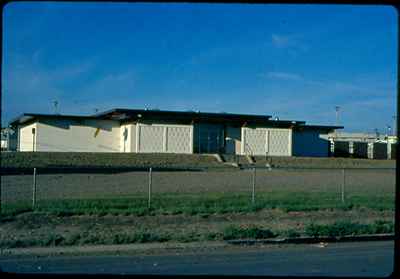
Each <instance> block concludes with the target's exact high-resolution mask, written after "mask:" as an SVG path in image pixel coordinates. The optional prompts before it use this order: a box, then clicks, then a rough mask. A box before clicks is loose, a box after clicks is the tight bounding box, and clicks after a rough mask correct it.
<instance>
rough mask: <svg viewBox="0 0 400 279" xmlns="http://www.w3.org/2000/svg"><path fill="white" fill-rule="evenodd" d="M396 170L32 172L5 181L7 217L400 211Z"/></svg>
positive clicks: (3, 201)
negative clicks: (31, 213)
mask: <svg viewBox="0 0 400 279" xmlns="http://www.w3.org/2000/svg"><path fill="white" fill-rule="evenodd" d="M395 177H396V170H395V169H394V168H393V169H389V168H388V169H383V168H380V169H374V168H364V169H306V168H304V169H301V168H295V169H289V168H286V169H283V168H276V169H268V168H260V167H259V168H247V169H239V168H235V169H218V168H210V169H202V170H201V169H199V170H167V169H160V168H149V169H141V170H131V171H126V170H121V171H118V170H113V171H107V170H95V169H87V170H86V171H80V172H79V173H74V172H73V171H71V170H68V171H66V170H60V169H58V170H56V171H54V170H49V169H35V170H34V169H32V170H31V171H29V172H26V173H24V174H7V175H2V177H1V209H2V212H7V211H13V210H31V209H35V210H51V209H57V210H59V211H62V210H64V211H68V210H70V211H76V210H78V211H79V210H81V211H82V212H83V213H84V212H86V211H96V210H98V211H107V210H108V211H113V210H114V211H118V210H120V211H124V210H125V211H128V212H129V211H131V212H137V210H139V209H141V210H142V211H143V210H148V209H152V210H158V211H160V212H172V213H179V212H189V213H190V212H202V211H204V212H234V211H243V210H245V209H254V208H256V209H262V208H282V209H287V210H314V209H327V208H341V207H354V206H355V207H371V208H379V209H394V197H395V186H396V179H395Z"/></svg>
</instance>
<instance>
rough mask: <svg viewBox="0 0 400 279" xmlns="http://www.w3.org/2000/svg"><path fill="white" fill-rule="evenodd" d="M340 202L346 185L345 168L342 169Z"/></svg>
mask: <svg viewBox="0 0 400 279" xmlns="http://www.w3.org/2000/svg"><path fill="white" fill-rule="evenodd" d="M342 178H343V179H342V191H341V192H342V203H344V191H345V187H346V172H345V169H344V168H343V169H342Z"/></svg>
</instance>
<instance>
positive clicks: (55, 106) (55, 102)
mask: <svg viewBox="0 0 400 279" xmlns="http://www.w3.org/2000/svg"><path fill="white" fill-rule="evenodd" d="M53 104H54V113H55V114H58V101H57V100H55V101H54V102H53Z"/></svg>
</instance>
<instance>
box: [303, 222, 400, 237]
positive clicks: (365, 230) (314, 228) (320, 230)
mask: <svg viewBox="0 0 400 279" xmlns="http://www.w3.org/2000/svg"><path fill="white" fill-rule="evenodd" d="M382 233H394V223H393V222H388V221H382V220H378V221H376V222H375V223H373V224H360V223H353V222H350V221H337V222H335V223H333V224H329V225H320V224H313V223H311V224H309V225H307V226H306V228H305V234H306V235H308V236H311V237H321V236H330V237H337V236H345V235H360V234H382Z"/></svg>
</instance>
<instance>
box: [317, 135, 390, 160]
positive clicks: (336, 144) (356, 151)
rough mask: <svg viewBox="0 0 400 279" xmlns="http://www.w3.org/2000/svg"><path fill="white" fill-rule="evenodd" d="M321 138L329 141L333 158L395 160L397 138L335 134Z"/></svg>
mask: <svg viewBox="0 0 400 279" xmlns="http://www.w3.org/2000/svg"><path fill="white" fill-rule="evenodd" d="M321 137H323V138H325V139H327V140H329V141H330V143H331V145H330V147H331V149H330V151H331V154H333V155H334V156H335V157H354V158H369V159H395V157H396V147H395V145H396V144H397V137H396V136H388V135H382V134H379V133H349V132H335V133H329V134H327V135H321Z"/></svg>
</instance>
